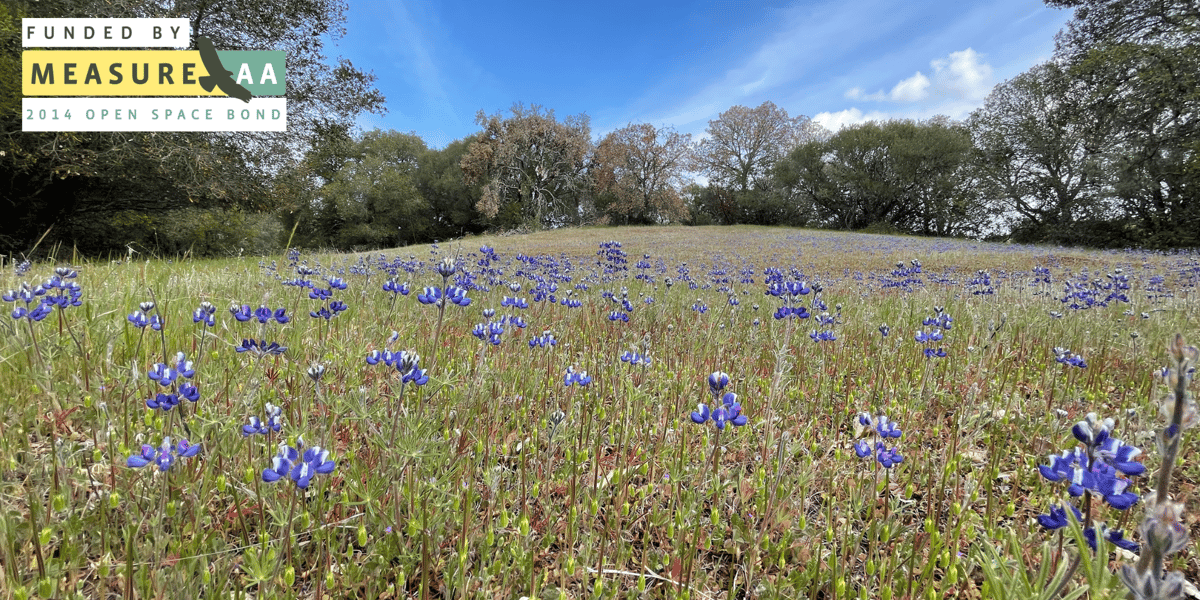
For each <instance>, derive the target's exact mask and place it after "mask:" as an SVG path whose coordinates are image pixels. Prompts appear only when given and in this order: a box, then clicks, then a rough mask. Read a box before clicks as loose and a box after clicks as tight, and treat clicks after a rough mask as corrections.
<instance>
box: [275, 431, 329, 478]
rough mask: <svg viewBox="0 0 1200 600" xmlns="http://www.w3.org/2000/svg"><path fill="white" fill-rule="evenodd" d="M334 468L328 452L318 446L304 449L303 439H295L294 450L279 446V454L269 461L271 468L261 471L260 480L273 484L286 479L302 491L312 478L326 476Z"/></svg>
mask: <svg viewBox="0 0 1200 600" xmlns="http://www.w3.org/2000/svg"><path fill="white" fill-rule="evenodd" d="M336 468H337V463H335V462H334V461H332V460H329V451H328V450H325V449H322V448H321V447H320V446H313V447H311V448H305V447H304V439H303V438H296V446H295V447H294V448H293V447H292V446H289V445H287V444H282V443H281V444H279V452H278V453H276V454H275V456H274V457H272V459H271V468H269V469H263V472H262V480H263V481H264V482H266V483H274V482H276V481H279V480H281V479H283V478H285V477H286V478H288V479H291V481H292V483H294V484H296V487H297V488H299V489H302V490H303V489H307V488H308V485H309V483H310V482H311V481H312V478H313V477H314V476H316V475H327V474H329V473H332V472H333V471H334V469H336Z"/></svg>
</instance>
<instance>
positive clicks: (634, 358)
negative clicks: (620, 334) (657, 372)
mask: <svg viewBox="0 0 1200 600" xmlns="http://www.w3.org/2000/svg"><path fill="white" fill-rule="evenodd" d="M621 362H626V363H629V365H630V366H636V365H645V366H647V367H648V366H650V357H649V356H644V355H642V354H638V353H637V352H631V351H629V350H626V351H625V353H624V354H622V355H621Z"/></svg>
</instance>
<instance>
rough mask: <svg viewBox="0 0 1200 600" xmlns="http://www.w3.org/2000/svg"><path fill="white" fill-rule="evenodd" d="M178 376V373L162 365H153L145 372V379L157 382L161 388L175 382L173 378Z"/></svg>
mask: <svg viewBox="0 0 1200 600" xmlns="http://www.w3.org/2000/svg"><path fill="white" fill-rule="evenodd" d="M178 375H179V372H178V371H176V370H175V369H172V368H171V367H168V366H167V365H164V364H162V363H155V364H154V366H153V367H151V368H150V370H149V371H147V372H146V377H148V378H150V380H151V381H154V382H157V383H158V385H161V386H163V387H167V386H169V385H171V382H173V381H175V378H176V377H177V376H178Z"/></svg>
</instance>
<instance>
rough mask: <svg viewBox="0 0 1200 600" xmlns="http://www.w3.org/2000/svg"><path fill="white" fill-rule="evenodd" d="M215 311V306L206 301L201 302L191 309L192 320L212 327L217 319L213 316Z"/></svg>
mask: <svg viewBox="0 0 1200 600" xmlns="http://www.w3.org/2000/svg"><path fill="white" fill-rule="evenodd" d="M216 312H217V307H215V306H213V305H212V304H210V303H208V302H201V303H200V306H198V307H196V310H194V311H192V322H193V323H203V324H204V325H205V326H207V327H214V326H216V324H217V320H216V318H215V317H214V316H213V315H214V314H216Z"/></svg>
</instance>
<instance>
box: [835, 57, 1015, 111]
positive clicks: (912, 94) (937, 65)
mask: <svg viewBox="0 0 1200 600" xmlns="http://www.w3.org/2000/svg"><path fill="white" fill-rule="evenodd" d="M929 66H930V67H931V68H932V71H931V73H932V78H930V77H928V76H926V75H925V74H924V73H922V72H920V71H917V72H916V73H915V74H914V75H913V76H912V77H909V78H907V79H902V80H900V82H899V83H897V84H896V85H895V87H893V88H892V91H891V92H889V93H884V92H883V91H882V90H881V91H878V92H875V93H873V94H867V93H864V92H863V89H862V88H860V87H853V88H850V89H849V90H847V91H846V94H845V96H846V97H847V98H850V99H853V100H869V101H873V102H882V101H885V100H887V101H891V102H920V101H922V100H927V99H931V98H933V99H943V100H948V99H961V100H972V101H979V100H983V99H984V98H986V97H987V95H988V93H989V92H991V90H992V86H993V85H994V83H993V81H992V66H991V65H989V64H988V63H986V62H983V60H982V57H981V55H980V54H979V53H978V52H976V51H975V50H973V49H971V48H967V49H966V50H959V51H958V52H951V53H950V54H947V55H946V56H944V57H942V58H935V59H933V60H931V61H929Z"/></svg>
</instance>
